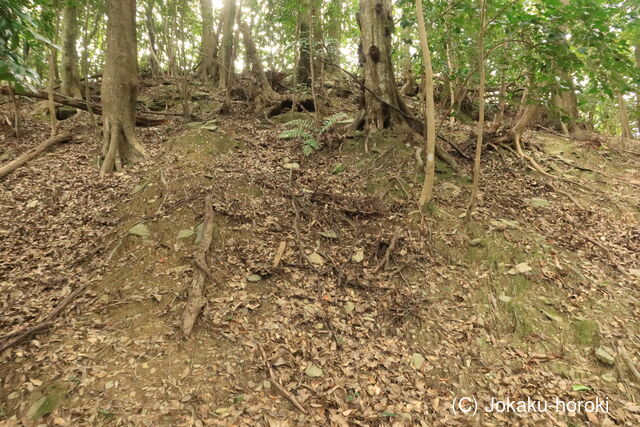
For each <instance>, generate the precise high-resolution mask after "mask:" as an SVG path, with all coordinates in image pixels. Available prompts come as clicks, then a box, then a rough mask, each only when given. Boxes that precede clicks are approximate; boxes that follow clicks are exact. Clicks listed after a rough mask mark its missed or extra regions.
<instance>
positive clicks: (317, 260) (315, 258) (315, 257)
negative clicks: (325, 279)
mask: <svg viewBox="0 0 640 427" xmlns="http://www.w3.org/2000/svg"><path fill="white" fill-rule="evenodd" d="M309 261H310V262H311V263H312V264H315V265H324V258H322V256H320V254H319V253H317V252H314V253H312V254H311V255H309Z"/></svg>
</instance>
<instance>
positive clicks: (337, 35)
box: [327, 0, 344, 74]
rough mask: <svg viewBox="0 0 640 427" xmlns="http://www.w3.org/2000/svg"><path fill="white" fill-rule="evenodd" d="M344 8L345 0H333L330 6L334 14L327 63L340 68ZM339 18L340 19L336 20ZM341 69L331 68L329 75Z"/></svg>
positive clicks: (329, 34) (330, 27)
mask: <svg viewBox="0 0 640 427" xmlns="http://www.w3.org/2000/svg"><path fill="white" fill-rule="evenodd" d="M343 7H344V0H331V3H330V4H329V9H330V12H332V15H331V16H332V18H334V19H333V20H331V21H330V22H329V25H328V30H327V31H328V36H329V37H328V40H327V51H328V52H327V62H329V63H330V64H335V65H337V66H340V62H341V60H342V54H341V52H340V41H341V38H342V23H343V19H344V18H343V16H344V15H343ZM335 18H338V19H335ZM339 70H340V69H339V68H337V67H330V68H329V70H328V73H329V74H336V73H337V72H338V71H339Z"/></svg>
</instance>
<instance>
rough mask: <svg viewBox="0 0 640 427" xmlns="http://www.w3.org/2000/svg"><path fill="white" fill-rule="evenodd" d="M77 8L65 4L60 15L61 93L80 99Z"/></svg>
mask: <svg viewBox="0 0 640 427" xmlns="http://www.w3.org/2000/svg"><path fill="white" fill-rule="evenodd" d="M77 41H78V9H77V7H76V6H75V5H74V6H66V7H65V8H64V10H63V17H62V45H63V46H62V47H63V49H62V76H61V77H62V88H61V90H62V93H63V94H64V95H67V96H73V97H74V98H77V99H82V89H81V88H80V72H79V69H78V52H77V50H76V43H77Z"/></svg>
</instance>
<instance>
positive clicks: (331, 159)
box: [0, 103, 640, 426]
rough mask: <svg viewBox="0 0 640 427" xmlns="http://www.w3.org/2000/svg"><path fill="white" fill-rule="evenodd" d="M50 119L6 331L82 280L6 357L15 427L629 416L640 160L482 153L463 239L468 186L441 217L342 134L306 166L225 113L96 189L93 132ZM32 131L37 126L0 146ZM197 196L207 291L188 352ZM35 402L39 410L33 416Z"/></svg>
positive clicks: (27, 190)
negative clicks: (509, 403)
mask: <svg viewBox="0 0 640 427" xmlns="http://www.w3.org/2000/svg"><path fill="white" fill-rule="evenodd" d="M201 109H202V111H203V112H206V111H208V106H207V105H205V104H204V103H202V104H201ZM205 116H206V114H205ZM205 118H206V117H205ZM62 126H63V128H65V129H69V130H71V131H72V132H73V134H74V136H75V137H74V142H75V143H74V144H68V145H63V146H60V147H58V148H56V149H55V150H53V151H52V152H51V153H48V154H46V155H43V156H42V157H40V158H38V159H36V160H34V161H33V162H32V163H30V164H29V165H27V166H25V167H23V168H22V169H19V170H18V171H16V172H14V173H12V174H11V175H10V176H8V177H7V178H6V179H5V180H3V181H1V182H0V286H1V290H2V296H1V297H0V307H1V309H2V314H3V315H2V316H1V317H0V328H1V329H2V335H1V336H5V337H6V336H8V335H9V334H12V333H15V332H17V331H20V330H21V328H23V327H25V326H30V325H33V324H35V323H36V321H37V320H38V319H41V318H43V317H44V316H45V315H46V313H47V312H49V311H50V310H51V309H52V308H53V307H55V305H56V304H57V303H58V302H59V301H61V300H62V299H63V298H64V297H65V295H68V294H69V293H70V292H71V291H72V290H73V289H75V288H77V287H79V286H82V285H85V284H87V283H89V287H88V290H87V291H86V292H85V293H84V294H82V296H81V297H79V298H78V299H76V300H75V301H74V303H73V304H72V306H70V309H68V310H66V311H65V312H64V314H63V315H62V316H61V317H60V318H59V319H57V321H56V322H55V325H54V327H53V328H51V329H50V330H47V331H46V332H44V333H41V334H39V335H37V336H35V337H31V338H30V339H29V340H27V341H26V342H24V343H22V344H21V345H19V346H17V347H14V348H11V349H10V350H7V351H5V352H4V353H3V354H1V355H0V417H1V418H3V419H4V423H5V424H6V425H17V424H20V423H25V424H37V423H44V424H50V425H53V424H58V425H62V424H66V425H203V424H205V425H208V424H213V425H229V424H231V425H252V426H253V425H273V426H279V425H330V424H333V425H390V424H395V425H489V426H490V425H586V424H587V423H591V425H638V424H639V423H640V406H638V405H637V404H636V403H634V402H635V401H636V400H637V399H638V398H639V397H640V396H639V394H638V387H639V386H640V379H639V378H635V377H634V375H633V373H632V372H631V371H630V369H629V367H628V366H627V363H626V361H625V357H623V356H621V354H619V353H618V351H619V349H620V347H624V348H626V355H627V357H626V360H627V361H628V362H629V363H628V364H630V365H632V366H636V367H638V366H640V364H639V362H640V360H639V358H638V351H639V349H640V340H639V335H638V333H639V329H640V325H639V324H638V322H637V320H636V319H637V318H638V315H639V314H640V313H639V311H640V307H639V306H638V296H639V291H638V285H639V284H640V282H639V280H640V278H639V277H638V274H639V273H640V271H639V269H640V229H639V227H638V221H639V217H640V210H639V207H640V200H639V197H638V194H639V193H638V186H640V182H638V179H639V176H640V174H639V173H638V171H639V170H640V166H639V164H638V159H639V158H640V157H639V156H637V155H634V154H629V153H627V152H626V151H620V150H617V151H616V150H614V149H613V148H607V147H603V146H598V144H594V143H593V140H575V141H569V140H567V139H564V138H561V137H558V136H555V135H551V134H542V133H540V134H538V133H532V134H530V135H529V136H528V138H527V141H529V142H530V143H531V145H530V147H533V148H534V152H535V155H536V156H537V157H538V160H539V161H540V163H542V164H543V165H545V167H547V168H549V170H551V171H552V172H553V173H554V174H556V175H557V176H562V177H563V178H564V181H560V180H555V181H552V180H550V179H549V178H546V177H543V176H541V175H539V174H536V173H535V172H532V171H529V170H527V169H526V165H525V164H523V163H522V162H520V161H519V160H517V159H516V158H515V157H514V156H513V155H512V154H511V153H510V152H508V151H506V150H503V149H499V150H495V149H490V150H489V151H487V152H486V153H485V163H484V171H483V173H484V178H483V184H482V192H481V194H480V203H479V208H478V212H477V214H476V216H475V218H474V220H473V221H471V222H469V223H465V222H464V221H463V220H462V219H460V218H461V214H463V213H464V211H465V207H466V200H467V197H468V192H469V187H470V185H469V182H468V177H467V176H465V175H462V176H458V175H455V174H453V173H452V172H451V171H450V170H449V169H448V168H447V167H446V166H443V165H439V167H438V169H439V171H438V172H439V173H438V177H437V178H438V181H439V182H438V185H437V194H436V195H437V197H436V203H435V204H434V206H432V207H431V208H430V209H429V211H428V212H427V213H425V215H424V216H423V215H421V214H420V213H419V212H418V211H417V209H416V206H415V202H413V201H412V200H414V199H415V198H416V195H417V194H418V192H419V188H420V180H421V173H420V171H419V169H420V168H419V167H418V165H417V164H416V161H415V157H414V149H413V148H411V147H409V146H407V144H406V142H405V140H404V139H403V137H402V136H401V135H400V136H398V135H393V136H392V135H381V136H379V137H377V138H373V139H372V140H370V141H369V147H368V149H369V150H368V152H366V153H365V152H364V151H363V148H362V147H363V141H362V139H361V138H355V139H352V138H343V137H341V136H340V134H339V131H336V132H335V133H334V137H335V138H333V139H332V141H333V142H332V143H331V144H329V145H328V146H326V147H325V148H324V149H323V150H321V151H320V152H318V153H316V154H313V155H311V156H309V157H305V156H303V155H302V153H301V150H300V143H299V142H296V141H292V140H281V139H279V138H278V134H279V132H280V131H282V129H283V127H282V125H281V124H278V123H275V122H267V121H265V120H263V119H258V118H254V117H253V115H252V113H251V112H250V111H249V110H245V109H244V106H243V105H242V104H236V105H234V114H233V115H232V116H230V117H224V118H219V119H217V120H216V126H217V129H215V130H210V129H204V128H202V126H201V124H199V123H196V124H190V125H184V124H182V123H181V122H180V120H175V121H173V122H167V124H166V126H163V127H158V128H152V129H145V130H140V133H141V139H142V140H143V141H144V143H145V144H146V146H147V147H149V149H150V151H151V153H152V155H151V157H150V158H149V159H148V160H147V161H145V162H144V163H142V164H139V165H136V166H134V167H130V168H128V169H127V170H126V171H125V173H123V174H114V175H113V176H110V177H108V178H107V179H106V180H105V181H99V180H98V178H97V172H96V169H95V167H94V166H93V165H92V164H91V163H92V162H91V154H90V153H92V152H93V148H92V147H94V146H96V145H97V143H98V141H99V137H98V134H97V132H96V130H94V129H92V128H91V126H90V125H89V122H88V120H87V118H86V117H85V116H78V117H74V118H72V119H70V120H67V121H65V122H63V124H62ZM208 127H209V128H211V129H214V128H215V127H214V126H211V124H209V126H208ZM466 132H468V129H466V128H456V129H452V130H450V131H449V136H450V137H451V138H452V139H456V140H461V139H463V138H464V135H465V134H466ZM46 134H47V127H46V125H45V124H43V123H41V122H39V121H38V120H36V119H32V120H30V121H28V126H27V128H26V129H25V135H24V137H23V139H22V141H21V142H19V143H18V142H16V141H15V140H13V139H12V138H11V137H5V139H4V142H3V147H9V148H14V149H15V151H16V152H18V153H19V152H22V151H23V150H26V149H28V148H29V147H30V146H32V145H35V144H37V143H38V142H39V141H40V140H41V138H43V137H45V136H46ZM616 144H617V143H616V142H615V141H613V142H611V146H618V147H621V146H619V144H617V145H616ZM537 145H539V146H540V147H544V148H543V149H535V147H536V146H537ZM627 148H628V147H627ZM3 150H6V149H5V148H3ZM469 150H470V147H469ZM636 151H637V149H636ZM0 154H1V153H0ZM459 161H460V162H461V164H462V165H463V167H464V169H465V170H466V171H467V172H466V173H467V174H469V167H470V165H468V164H466V163H465V161H464V160H463V159H459ZM292 163H297V164H298V166H299V167H297V168H296V167H295V166H293V165H292ZM568 181H571V182H574V183H573V184H572V183H570V182H568ZM163 182H164V183H163ZM165 183H166V185H165ZM576 183H578V184H576ZM206 195H211V196H212V198H213V207H214V223H215V225H214V239H213V245H212V248H211V251H210V254H211V256H210V258H209V259H208V265H209V268H210V270H211V271H212V274H213V276H214V278H215V280H207V283H206V296H207V303H206V306H205V309H204V313H203V315H202V316H201V318H200V319H199V321H198V323H197V324H196V327H195V330H194V334H193V336H192V337H191V338H190V339H187V340H185V339H184V338H183V337H182V336H181V334H180V332H179V330H180V321H181V316H182V310H183V307H184V303H185V300H186V296H187V290H188V288H189V287H190V285H191V279H192V277H193V274H194V268H195V266H194V264H193V254H194V252H195V249H196V242H197V241H198V239H199V238H200V236H199V234H200V233H201V226H200V224H201V222H202V217H203V213H204V207H203V203H204V198H205V196H206ZM141 224H142V225H141ZM132 229H133V231H134V232H135V233H136V234H138V235H135V234H132V233H131V232H130V230H132ZM140 234H142V235H140ZM282 246H284V248H285V249H284V252H283V253H282V257H281V259H280V260H279V262H278V264H277V265H276V266H274V258H279V257H277V256H276V253H277V252H278V248H280V247H282ZM5 341H6V340H2V339H0V344H2V343H3V342H5ZM602 346H605V347H609V348H610V352H611V353H612V356H614V357H615V361H614V364H613V365H607V364H606V363H603V362H602V361H600V360H598V358H597V357H596V350H600V352H601V351H602V350H603V348H602ZM601 358H602V356H601ZM266 366H269V367H270V368H271V373H269V369H267V368H266ZM281 389H284V390H286V393H283V392H282V390H281ZM463 396H473V397H476V398H477V399H478V400H479V401H480V403H483V404H488V403H489V402H490V400H491V398H492V397H496V398H507V397H509V398H512V399H519V398H520V399H522V398H526V397H531V398H534V399H539V400H549V401H551V400H553V399H555V398H556V397H558V398H560V399H564V400H594V399H596V398H599V399H608V402H609V412H608V413H606V414H597V415H593V414H589V415H588V416H587V415H586V414H584V413H581V414H565V413H559V412H556V411H549V412H547V413H541V414H499V413H494V414H483V413H479V414H477V415H476V416H467V415H463V414H457V415H456V414H454V413H453V412H452V410H451V404H452V402H453V400H454V398H456V397H458V398H459V397H463ZM43 398H45V399H43ZM43 400H44V401H45V403H46V405H48V404H50V406H51V407H52V408H54V409H53V410H52V411H51V413H50V414H49V415H46V416H45V417H44V418H41V419H40V420H39V421H37V422H34V421H31V420H29V419H28V415H31V414H28V413H29V410H30V409H31V408H41V407H42V406H43V405H42V403H43ZM46 405H44V406H46ZM297 406H298V407H297Z"/></svg>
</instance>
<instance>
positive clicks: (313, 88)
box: [309, 5, 322, 127]
mask: <svg viewBox="0 0 640 427" xmlns="http://www.w3.org/2000/svg"><path fill="white" fill-rule="evenodd" d="M315 7H316V6H315V5H314V6H313V7H311V10H309V28H310V29H311V34H310V37H309V38H310V40H311V43H310V44H309V58H310V61H309V70H310V71H311V96H312V97H313V106H314V107H315V114H314V115H313V116H314V118H315V121H316V126H318V127H319V126H320V120H321V118H322V112H321V110H322V109H321V107H320V102H318V94H317V83H318V77H317V68H316V64H317V63H316V61H315V57H314V53H315V46H314V44H315V40H316V35H315V33H316V30H317V28H316V23H315V21H314V19H315V18H316V16H315V15H317V13H316V11H315Z"/></svg>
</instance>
